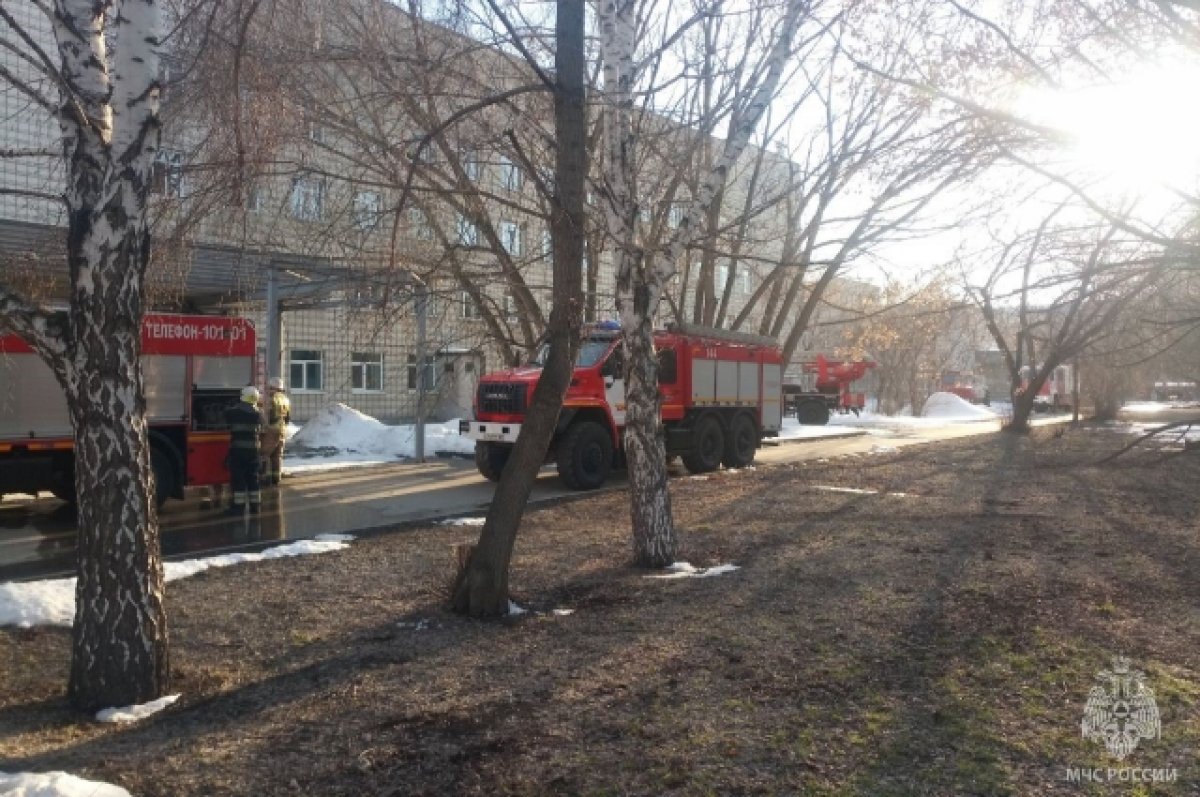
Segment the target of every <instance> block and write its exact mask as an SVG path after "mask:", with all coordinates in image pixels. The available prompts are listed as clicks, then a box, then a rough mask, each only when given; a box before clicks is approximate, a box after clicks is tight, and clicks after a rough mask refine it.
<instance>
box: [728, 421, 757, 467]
mask: <svg viewBox="0 0 1200 797" xmlns="http://www.w3.org/2000/svg"><path fill="white" fill-rule="evenodd" d="M757 450H758V427H757V426H755V425H754V419H753V418H751V417H750V416H749V415H746V414H745V413H742V414H741V415H735V416H733V422H732V423H731V424H729V437H728V439H726V440H725V455H724V456H723V457H721V464H723V465H724V466H725V467H727V468H744V467H746V466H747V465H749V464H750V463H751V462H753V461H754V452H755V451H757Z"/></svg>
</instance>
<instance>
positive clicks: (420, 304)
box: [413, 280, 429, 462]
mask: <svg viewBox="0 0 1200 797" xmlns="http://www.w3.org/2000/svg"><path fill="white" fill-rule="evenodd" d="M416 303H417V431H416V435H417V439H416V451H414V452H413V453H414V454H415V455H416V460H417V462H424V461H425V391H426V389H427V387H426V384H425V371H426V368H425V358H426V356H427V355H426V354H425V326H426V325H425V321H426V316H427V315H428V313H429V287H428V286H427V285H426V284H425V283H424V281H420V280H418V281H417V290H416Z"/></svg>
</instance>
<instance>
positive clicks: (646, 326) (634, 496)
mask: <svg viewBox="0 0 1200 797" xmlns="http://www.w3.org/2000/svg"><path fill="white" fill-rule="evenodd" d="M723 10H724V9H723V7H722V6H721V4H720V3H717V4H715V5H714V6H713V7H712V8H711V9H708V10H707V12H708V13H721V11H723ZM805 11H806V6H805V5H804V4H803V3H801V2H799V1H798V0H793V2H790V3H789V4H788V5H787V6H786V9H785V11H784V16H783V19H782V21H781V23H780V24H779V25H778V26H777V27H775V28H773V29H772V32H771V34H770V35H771V36H773V39H772V40H771V41H770V43H769V45H768V46H767V47H765V48H764V53H765V55H764V56H763V58H762V61H761V64H760V67H759V69H758V70H756V71H757V74H758V75H759V78H758V80H756V81H754V83H753V85H750V86H748V87H747V88H746V90H745V91H744V92H742V94H741V95H740V96H739V98H738V100H737V101H736V102H735V104H734V107H733V109H732V112H731V114H730V119H729V131H728V137H727V138H726V141H725V145H724V147H723V148H722V152H721V156H720V157H719V158H718V159H717V161H716V163H715V164H714V165H713V168H712V170H711V171H710V172H709V174H708V175H707V177H706V178H705V180H704V181H703V183H702V184H701V185H700V187H699V190H698V191H697V192H696V195H695V196H694V197H693V199H692V201H691V204H690V206H689V208H688V209H687V211H686V212H685V213H684V215H683V217H682V218H681V220H680V223H679V226H678V228H677V229H676V231H675V233H674V234H673V235H672V237H671V238H670V240H669V242H668V243H667V244H666V246H665V247H663V248H662V249H661V250H658V251H655V250H649V249H646V248H644V247H643V246H641V245H640V244H639V241H638V238H637V235H636V229H637V218H638V197H637V193H636V158H637V149H638V146H639V142H638V138H637V136H636V135H635V134H634V128H633V116H634V103H635V98H636V97H637V96H638V95H639V86H638V82H639V77H640V73H641V69H642V67H643V65H644V64H643V63H642V62H639V60H638V37H639V33H640V31H639V25H640V24H642V23H643V22H644V20H642V19H640V12H639V6H638V5H637V3H635V2H633V0H602V2H601V4H600V10H599V14H598V18H599V19H598V22H599V25H598V29H599V31H598V32H599V37H600V55H601V58H602V60H603V76H604V96H603V98H602V109H601V113H602V114H603V121H602V125H603V136H604V157H603V162H602V175H603V182H604V190H603V194H604V196H603V203H604V217H605V223H606V228H607V233H608V238H609V241H610V244H611V251H612V256H613V259H614V262H615V270H616V275H617V280H616V291H617V296H616V301H617V311H618V314H619V315H620V319H621V328H622V332H623V338H622V340H623V346H624V353H625V390H626V426H625V441H624V442H625V454H626V460H627V463H628V468H629V493H630V501H631V511H632V523H633V549H634V561H635V562H636V563H637V564H638V565H640V566H643V567H665V566H667V565H669V564H671V563H672V562H674V561H675V557H676V554H677V541H676V536H675V526H674V520H673V517H672V514H671V500H670V493H669V492H668V490H667V469H666V454H665V449H664V445H663V440H662V420H661V417H660V414H659V403H660V399H659V395H658V364H657V361H656V358H655V355H654V330H653V323H654V319H655V316H656V314H657V312H658V308H659V303H660V302H661V300H662V297H663V291H664V287H665V286H666V284H667V282H668V281H669V280H670V279H671V278H672V277H673V276H674V274H675V268H676V267H675V264H676V262H677V261H678V259H679V257H680V255H682V254H683V251H684V249H685V248H686V247H687V246H688V244H689V243H690V242H691V241H692V239H693V238H694V236H695V230H696V229H697V228H698V225H699V219H700V218H701V217H702V216H703V215H704V213H705V212H706V211H707V209H708V207H709V206H710V204H711V203H712V201H713V199H714V197H715V196H716V195H717V193H718V192H719V191H720V190H721V189H722V187H723V186H724V185H725V181H726V178H727V176H728V174H729V171H730V169H731V167H732V165H733V164H734V163H735V162H736V161H737V159H738V157H739V156H740V155H741V153H742V152H743V150H744V149H745V147H746V145H747V143H748V142H749V140H750V137H751V135H752V134H753V132H754V130H755V128H756V127H757V125H758V123H759V120H760V119H761V118H762V116H763V115H764V113H765V112H766V110H767V107H768V105H769V104H770V102H771V100H772V99H773V98H774V97H775V94H776V92H777V90H778V88H779V85H780V80H781V78H782V76H783V74H784V70H785V68H786V66H787V61H788V56H789V55H790V53H791V52H792V47H793V38H794V37H795V35H796V32H797V30H798V29H799V26H800V22H801V20H802V18H803V15H804V13H805ZM759 30H760V31H761V30H762V29H761V28H760V29H759Z"/></svg>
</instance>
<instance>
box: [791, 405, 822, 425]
mask: <svg viewBox="0 0 1200 797" xmlns="http://www.w3.org/2000/svg"><path fill="white" fill-rule="evenodd" d="M796 420H798V421H799V422H800V424H801V425H802V426H824V425H825V424H827V423H829V408H828V407H826V406H825V405H824V404H823V403H821V402H820V401H805V402H801V404H800V406H798V407H796Z"/></svg>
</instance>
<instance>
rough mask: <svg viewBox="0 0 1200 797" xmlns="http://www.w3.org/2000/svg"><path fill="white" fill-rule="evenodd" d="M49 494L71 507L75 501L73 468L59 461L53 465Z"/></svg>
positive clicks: (69, 464) (67, 463)
mask: <svg viewBox="0 0 1200 797" xmlns="http://www.w3.org/2000/svg"><path fill="white" fill-rule="evenodd" d="M50 494H51V495H53V496H54V497H55V498H57V499H58V500H60V501H66V502H67V503H68V504H71V505H72V506H73V505H74V504H75V501H76V500H77V496H76V495H75V468H74V466H73V465H72V464H71V463H70V462H69V461H68V462H62V461H61V460H60V461H59V462H58V463H57V464H56V465H55V467H54V470H53V473H52V475H51V482H50Z"/></svg>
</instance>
